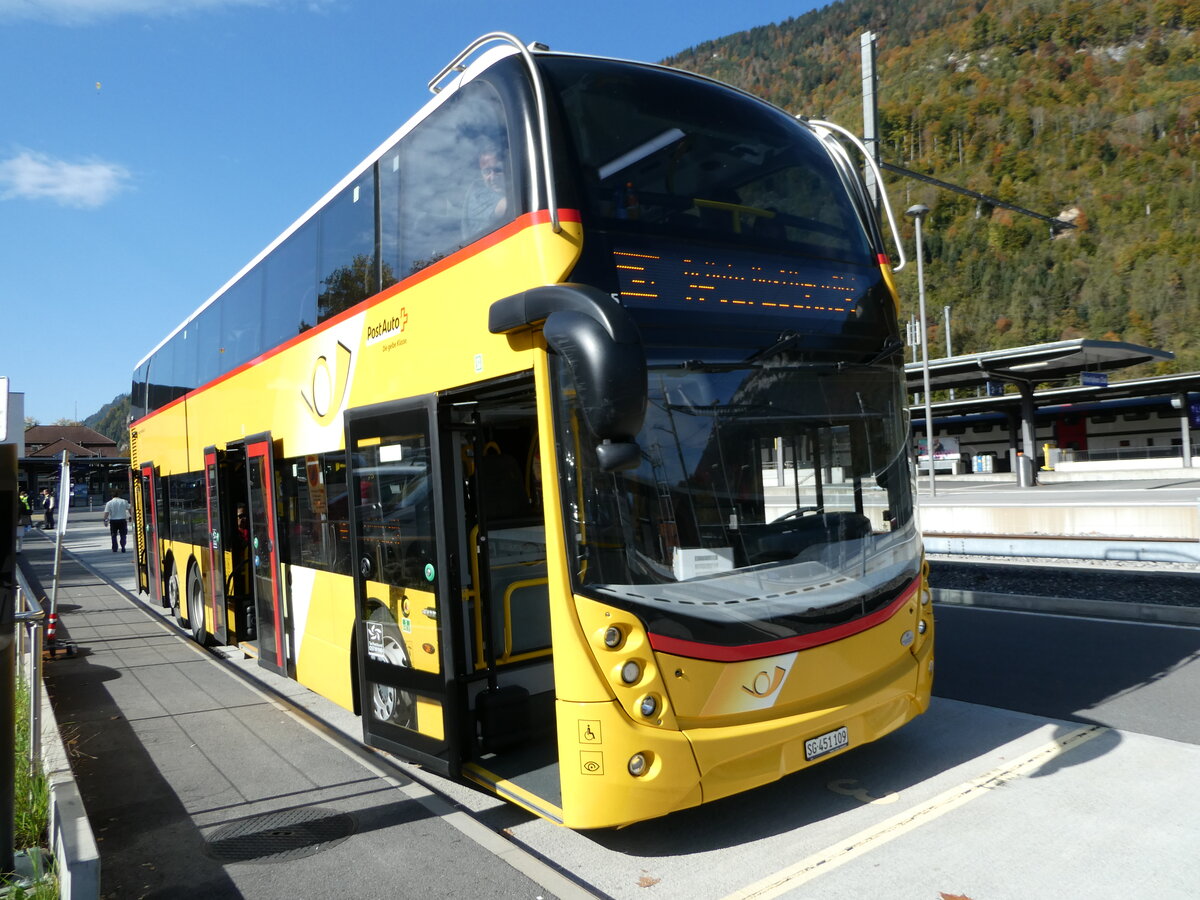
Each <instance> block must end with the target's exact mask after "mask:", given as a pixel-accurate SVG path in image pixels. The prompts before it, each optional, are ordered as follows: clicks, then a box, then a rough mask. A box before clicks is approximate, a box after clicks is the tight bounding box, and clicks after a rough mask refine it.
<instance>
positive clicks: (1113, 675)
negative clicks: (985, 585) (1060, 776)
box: [934, 606, 1200, 744]
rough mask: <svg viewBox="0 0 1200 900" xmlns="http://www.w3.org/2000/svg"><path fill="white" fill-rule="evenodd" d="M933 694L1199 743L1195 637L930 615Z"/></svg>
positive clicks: (1183, 631) (1100, 624)
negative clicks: (932, 623)
mask: <svg viewBox="0 0 1200 900" xmlns="http://www.w3.org/2000/svg"><path fill="white" fill-rule="evenodd" d="M936 617H937V628H938V631H937V667H938V668H937V677H936V679H935V682H934V693H935V694H936V695H937V696H939V697H947V698H951V699H955V700H964V701H966V702H968V703H976V704H982V705H985V706H994V707H1000V708H1002V709H1011V710H1017V711H1019V712H1025V713H1030V714H1032V715H1037V716H1047V717H1050V718H1056V719H1066V720H1068V721H1078V722H1098V723H1100V724H1103V725H1107V726H1109V727H1111V728H1117V729H1120V730H1123V731H1136V732H1139V733H1141V734H1147V735H1154V736H1156V737H1164V738H1169V739H1171V740H1175V741H1186V742H1188V743H1191V744H1200V716H1197V715H1196V710H1197V709H1200V628H1182V627H1175V626H1164V625H1145V624H1141V623H1137V622H1113V621H1101V620H1095V619H1085V618H1080V617H1075V616H1051V615H1040V614H1036V613H1026V612H1010V611H1006V610H992V609H980V608H978V607H956V606H939V607H938V608H937V610H936Z"/></svg>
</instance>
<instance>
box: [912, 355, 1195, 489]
mask: <svg viewBox="0 0 1200 900" xmlns="http://www.w3.org/2000/svg"><path fill="white" fill-rule="evenodd" d="M1174 358H1175V354H1173V353H1171V352H1169V351H1167V350H1156V349H1153V348H1151V347H1142V346H1139V345H1137V344H1129V343H1125V342H1123V341H1098V340H1090V339H1088V338H1077V339H1075V340H1070V341H1056V342H1053V343H1049V344H1036V345H1033V346H1029V347H1013V348H1010V349H1007V350H988V351H985V352H983V353H970V354H967V355H964V356H949V357H944V358H942V359H931V360H929V363H928V365H929V386H930V390H931V391H933V390H950V389H954V390H956V391H957V390H962V389H969V388H984V389H985V390H986V394H987V398H986V399H987V401H988V403H987V406H988V407H990V408H992V409H995V408H996V407H997V406H999V407H1001V408H1003V409H1004V410H1006V411H1009V412H1010V413H1011V414H1012V417H1014V418H1015V421H1016V428H1015V430H1016V431H1018V432H1019V435H1020V440H1019V442H1016V441H1014V442H1013V443H1015V444H1016V445H1017V447H1018V449H1019V450H1020V452H1021V453H1022V454H1023V455H1024V458H1025V460H1027V463H1026V464H1025V466H1026V468H1025V470H1024V471H1021V470H1020V469H1018V473H1017V474H1018V479H1019V480H1021V482H1022V483H1023V484H1024V483H1029V484H1033V483H1034V481H1035V479H1036V472H1037V467H1036V465H1035V464H1034V460H1036V459H1037V447H1036V438H1035V434H1036V432H1035V421H1034V420H1035V414H1036V411H1037V402H1038V401H1037V397H1036V394H1035V391H1036V389H1037V388H1038V387H1039V386H1042V385H1045V386H1055V387H1058V386H1061V385H1063V383H1064V382H1066V381H1068V380H1071V381H1079V382H1081V389H1083V390H1086V391H1087V392H1088V393H1087V396H1088V398H1089V399H1103V398H1106V397H1108V396H1115V395H1116V393H1115V392H1116V391H1117V390H1119V389H1120V388H1119V384H1120V383H1118V385H1114V386H1112V387H1110V386H1109V385H1108V378H1107V373H1109V372H1112V371H1116V370H1119V369H1125V368H1129V367H1130V366H1136V365H1139V364H1141V363H1148V362H1168V361H1170V360H1172V359H1174ZM924 371H925V364H924V363H920V362H914V363H909V364H907V365H906V366H905V367H904V374H905V381H906V386H907V388H908V391H909V393H910V394H915V393H920V392H921V391H922V390H923V389H924ZM1006 385H1013V386H1014V387H1015V388H1016V389H1017V390H1016V393H1015V394H1013V393H1010V392H1007V391H1005V386H1006ZM1006 398H1007V399H1006ZM983 399H985V398H979V400H983ZM1057 402H1062V400H1058V401H1057ZM975 405H978V403H977V402H976V403H971V402H970V401H952V402H950V403H939V404H938V407H939V410H941V411H944V412H946V413H950V414H954V413H958V414H964V413H966V412H969V411H973V409H971V407H972V406H975ZM949 407H953V409H951V408H949ZM960 407H961V408H960ZM915 412H917V408H914V413H915ZM922 420H923V417H922V419H917V418H916V417H915V416H914V424H915V423H916V422H917V421H922ZM931 465H932V462H931ZM1026 479H1027V482H1026Z"/></svg>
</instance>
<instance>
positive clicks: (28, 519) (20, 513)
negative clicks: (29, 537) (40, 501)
mask: <svg viewBox="0 0 1200 900" xmlns="http://www.w3.org/2000/svg"><path fill="white" fill-rule="evenodd" d="M17 499H18V503H19V504H20V505H19V508H18V509H17V526H18V527H19V528H20V533H22V535H23V536H24V535H25V534H28V533H29V527H30V526H31V524H34V503H32V500H30V499H29V491H26V490H25V488H24V487H23V488H20V494H19V496H18V498H17Z"/></svg>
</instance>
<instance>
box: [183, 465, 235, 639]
mask: <svg viewBox="0 0 1200 900" xmlns="http://www.w3.org/2000/svg"><path fill="white" fill-rule="evenodd" d="M224 456H225V454H224V453H222V452H221V451H220V450H218V449H217V448H216V447H215V446H214V447H205V448H204V498H205V508H206V512H207V516H208V550H207V554H206V555H207V557H208V560H207V562H208V585H207V587H208V590H207V592H206V595H205V598H204V601H205V603H206V604H207V605H208V607H209V611H210V612H211V614H212V635H213V637H214V638H216V640H217V643H219V644H227V643H229V616H228V613H227V611H226V608H227V605H226V601H225V537H224V536H225V535H226V534H227V533H228V529H226V527H225V520H224V518H222V513H223V512H225V513H226V514H228V513H227V512H226V511H225V510H224V509H223V505H222V503H221V496H222V494H223V492H224V491H227V490H228V488H227V486H226V485H225V460H224ZM188 612H189V614H190V613H191V609H190V608H189V610H188Z"/></svg>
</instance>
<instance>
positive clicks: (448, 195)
mask: <svg viewBox="0 0 1200 900" xmlns="http://www.w3.org/2000/svg"><path fill="white" fill-rule="evenodd" d="M510 149H511V148H510V142H509V136H508V127H507V124H506V122H505V115H504V108H503V105H502V104H501V101H500V98H499V96H498V95H497V93H496V90H495V88H493V87H492V86H491V85H490V84H487V83H485V82H473V83H471V84H468V85H466V86H465V87H463V88H462V90H460V91H459V92H458V93H457V94H455V95H454V96H453V97H452V98H450V100H449V101H447V103H446V104H445V105H443V106H441V107H439V108H438V109H437V111H436V112H434V113H433V114H432V115H430V117H429V118H428V119H427V120H425V121H424V122H422V123H421V124H420V125H418V126H417V127H416V128H415V129H413V131H412V133H411V134H409V135H407V136H406V137H404V138H403V139H402V140H401V141H400V142H399V144H398V145H397V146H396V147H394V148H393V149H391V150H389V151H388V152H387V153H385V154H384V155H383V158H382V159H381V160H380V163H379V179H380V201H381V203H380V205H381V209H380V218H381V240H382V250H383V283H384V285H385V286H386V285H388V284H391V283H394V282H396V281H399V280H402V279H404V278H407V277H408V276H409V275H412V274H413V273H415V272H419V271H420V270H421V269H423V268H425V267H426V266H428V265H431V264H432V263H435V262H437V261H438V260H439V259H442V258H443V257H446V256H449V255H450V254H451V253H453V252H455V251H456V250H459V249H461V248H462V247H465V246H466V245H467V244H470V243H471V242H473V241H475V240H478V239H479V238H481V237H483V236H484V235H486V234H488V233H490V232H492V231H495V230H496V229H497V228H499V227H500V226H502V225H504V224H506V223H507V222H511V221H512V220H513V219H515V218H516V217H517V216H518V215H519V214H520V213H522V212H524V209H522V208H519V204H520V200H519V197H520V194H519V192H518V191H517V190H516V189H515V188H516V184H515V180H516V179H515V174H516V173H515V172H514V168H513V162H514V160H513V155H512V153H511V152H510Z"/></svg>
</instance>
